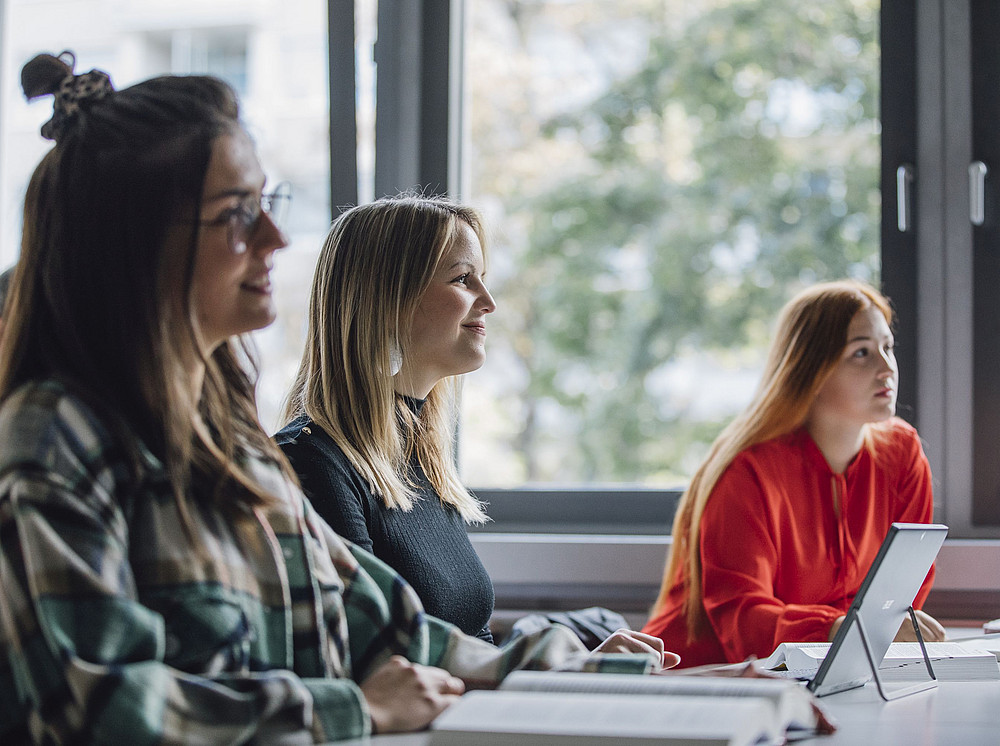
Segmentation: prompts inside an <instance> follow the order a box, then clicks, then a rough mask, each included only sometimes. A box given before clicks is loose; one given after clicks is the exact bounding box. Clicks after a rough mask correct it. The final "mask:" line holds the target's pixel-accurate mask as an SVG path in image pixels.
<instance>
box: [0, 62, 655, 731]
mask: <svg viewBox="0 0 1000 746" xmlns="http://www.w3.org/2000/svg"><path fill="white" fill-rule="evenodd" d="M72 64H73V59H72V56H71V55H70V54H68V53H64V54H63V55H61V56H60V57H53V56H51V55H39V56H38V57H36V58H34V59H33V60H31V61H30V62H28V63H27V64H26V65H25V66H24V68H23V70H22V86H23V88H24V91H25V93H26V95H27V96H28V98H29V99H30V98H35V97H39V96H46V95H52V96H53V97H54V100H55V103H54V114H53V117H52V119H51V120H50V121H49V122H47V123H46V124H45V126H44V127H43V128H42V133H43V135H44V136H45V137H47V138H49V139H52V140H54V141H55V145H54V146H53V148H52V149H51V150H50V151H49V152H48V154H47V155H46V156H45V157H44V158H43V159H42V161H41V163H40V164H39V165H38V167H37V168H36V170H35V172H34V174H33V176H32V178H31V181H30V183H29V186H28V190H27V195H26V198H25V208H24V235H23V240H22V250H21V255H20V257H19V260H18V264H17V274H16V277H15V280H14V287H13V298H12V302H11V303H10V304H8V307H9V313H8V314H7V317H6V319H5V321H6V326H5V329H4V333H3V336H2V340H0V577H2V578H3V582H2V584H0V743H24V742H29V741H30V742H35V743H65V742H73V743H130V742H141V743H153V742H155V743H170V744H182V743H183V744H189V743H213V744H223V743H234V744H235V743H250V742H253V743H303V742H310V741H316V742H324V741H331V740H336V739H342V738H350V737H360V736H364V735H366V734H368V733H371V732H373V731H377V732H390V731H406V730H415V729H419V728H422V727H424V726H426V725H427V723H428V722H429V721H430V720H431V719H432V718H434V717H435V716H436V715H437V714H438V713H439V712H440V711H442V710H443V709H444V708H445V707H446V706H447V705H448V704H449V703H451V702H452V701H453V700H454V699H455V698H456V697H457V696H458V695H459V694H460V693H461V692H462V691H463V688H464V680H472V681H475V682H476V684H477V686H491V685H494V684H496V683H497V682H498V681H499V680H500V679H501V678H502V677H503V676H504V675H505V674H506V672H508V671H509V670H511V669H512V668H514V667H517V666H530V667H542V668H547V667H553V666H559V667H567V668H573V667H576V668H589V669H600V668H607V667H611V668H617V669H619V670H632V671H642V670H647V669H649V668H650V667H652V666H655V665H656V660H655V658H656V656H649V655H640V656H623V655H619V656H600V655H598V656H587V654H586V651H585V650H584V649H583V648H582V646H581V645H580V644H579V643H578V641H577V640H576V638H575V637H574V636H573V635H572V634H570V633H569V632H568V631H566V630H559V629H550V630H546V631H545V632H543V633H541V634H538V635H536V636H534V637H532V638H530V639H527V640H524V641H522V644H521V645H519V646H517V647H516V648H506V649H497V648H495V647H493V646H491V645H488V644H486V643H484V642H482V641H480V640H476V639H474V638H471V637H467V636H465V635H463V634H462V633H461V632H460V631H459V630H457V629H456V628H454V627H452V626H450V625H448V624H445V623H444V622H442V621H440V620H437V619H435V618H433V617H430V616H428V615H425V614H424V612H423V609H422V607H421V605H420V601H419V599H418V597H417V595H416V594H415V593H414V592H413V590H412V589H411V588H410V587H409V586H408V585H407V584H406V583H405V582H403V581H402V580H401V579H400V578H399V577H398V575H396V574H395V573H394V572H393V571H392V570H390V569H389V568H388V567H387V566H385V565H384V564H383V563H381V562H379V561H378V560H376V559H375V558H374V557H372V556H371V555H370V554H368V553H367V552H364V551H363V550H360V549H357V548H354V547H350V546H348V545H346V544H345V543H344V542H343V541H342V540H341V539H340V538H339V537H338V536H337V535H336V534H335V533H334V532H333V531H332V530H331V529H330V528H329V526H328V525H327V524H326V523H325V522H324V521H323V520H322V519H320V518H319V517H318V516H317V515H316V513H315V512H314V510H313V509H312V508H311V506H310V505H309V503H308V502H307V501H306V500H305V499H304V497H303V495H302V492H301V490H300V489H299V487H298V484H297V482H296V480H295V477H294V474H293V473H292V472H291V470H290V468H289V467H288V464H287V461H286V460H285V459H284V457H283V456H282V453H281V451H280V450H279V449H278V448H277V446H275V445H274V444H273V442H272V441H271V440H270V439H269V438H268V437H267V435H266V434H265V433H264V432H263V431H262V430H261V428H260V426H259V424H258V421H257V416H256V406H255V402H254V378H255V375H254V372H253V371H252V370H247V368H246V367H245V366H246V361H247V360H248V359H250V358H249V357H248V356H249V352H250V351H249V350H247V349H246V348H245V347H244V346H243V345H244V337H243V336H242V335H244V334H246V333H247V332H250V331H253V330H255V329H259V328H261V327H264V326H267V325H268V324H270V323H271V321H272V320H273V319H274V315H275V311H274V302H273V299H272V297H271V284H270V280H269V277H270V271H271V268H272V264H273V261H274V255H275V252H276V251H277V250H278V249H280V248H282V247H283V246H284V245H285V243H286V242H285V237H284V235H283V234H282V232H281V230H280V229H279V227H278V226H277V225H276V224H275V222H274V220H273V218H274V217H275V215H276V211H277V209H278V207H279V205H280V204H282V203H283V202H285V201H286V200H285V199H284V198H283V197H282V196H281V195H282V194H283V192H282V191H281V190H279V191H278V192H277V193H276V194H273V195H267V196H265V195H264V174H263V172H262V170H261V166H260V164H259V163H258V160H257V156H256V153H255V151H254V146H253V144H252V143H251V141H250V138H249V137H248V136H247V133H246V131H245V129H244V128H243V126H242V125H241V123H240V120H239V112H238V106H237V102H236V99H235V96H234V94H233V91H232V90H231V89H230V88H229V87H228V86H227V85H226V84H224V83H222V82H221V81H219V80H216V79H214V78H209V77H200V76H191V77H172V76H167V77H160V78H154V79H151V80H147V81H145V82H142V83H138V84H136V85H134V86H131V87H129V88H126V89H123V90H121V91H115V90H114V89H113V87H112V86H111V83H110V80H109V79H108V76H107V75H106V74H104V73H102V72H99V71H90V72H89V73H85V74H82V75H75V74H74V73H73V70H72Z"/></svg>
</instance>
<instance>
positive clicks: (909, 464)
mask: <svg viewBox="0 0 1000 746" xmlns="http://www.w3.org/2000/svg"><path fill="white" fill-rule="evenodd" d="M906 432H907V433H909V437H907V438H906V439H905V447H904V449H903V458H902V459H901V461H900V467H901V468H900V470H899V482H898V485H899V486H898V488H897V492H896V497H897V508H896V514H895V516H894V517H893V520H894V521H900V522H903V523H933V521H934V487H933V480H932V478H931V466H930V463H929V462H928V461H927V456H926V455H925V454H924V449H923V446H921V444H920V438H919V437H918V436H917V432H916V430H914V429H913V428H911V427H910V426H908V425H907V426H906ZM934 574H935V566H933V565H932V566H931V569H930V571H929V572H928V573H927V577H926V578H924V582H923V584H922V585H921V586H920V590H919V591H917V596H916V598H915V599H914V600H913V607H914V608H915V609H920V608H923V605H924V602H925V601H926V600H927V596H928V594H929V593H930V591H931V586H933V585H934Z"/></svg>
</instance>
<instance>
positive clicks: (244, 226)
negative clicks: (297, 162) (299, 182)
mask: <svg viewBox="0 0 1000 746" xmlns="http://www.w3.org/2000/svg"><path fill="white" fill-rule="evenodd" d="M291 200H292V186H291V184H289V183H288V182H287V181H282V182H281V183H280V184H278V185H277V186H276V187H275V188H274V191H273V192H270V193H269V194H262V195H261V196H260V199H257V198H256V197H252V196H247V197H246V198H245V199H243V200H241V201H240V203H239V204H238V205H236V206H235V207H233V208H232V209H229V210H226V211H225V212H223V213H222V214H221V215H219V216H218V217H217V218H213V219H212V220H203V221H201V224H202V225H209V226H223V225H224V226H226V228H227V230H228V238H229V248H230V249H232V251H233V253H235V254H242V253H244V252H245V251H246V250H247V246H248V245H249V244H250V241H251V240H253V237H254V235H256V233H257V231H258V229H259V228H260V222H261V219H262V218H263V216H264V215H267V216H268V218H270V220H271V222H272V223H274V225H275V226H276V227H277V228H278V230H282V228H283V226H284V221H285V216H286V215H287V214H288V205H289V203H290V202H291Z"/></svg>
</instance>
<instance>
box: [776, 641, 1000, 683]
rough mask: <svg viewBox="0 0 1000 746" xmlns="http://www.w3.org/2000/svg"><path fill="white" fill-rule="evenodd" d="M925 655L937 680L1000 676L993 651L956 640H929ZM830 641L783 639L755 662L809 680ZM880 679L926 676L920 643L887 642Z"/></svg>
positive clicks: (978, 678)
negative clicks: (764, 656)
mask: <svg viewBox="0 0 1000 746" xmlns="http://www.w3.org/2000/svg"><path fill="white" fill-rule="evenodd" d="M925 644H926V646H927V656H928V657H929V658H930V660H931V665H932V666H933V667H934V675H935V677H936V678H937V679H938V680H939V681H987V680H996V679H1000V665H998V662H997V656H996V655H994V654H993V653H991V652H989V651H987V650H982V649H974V648H972V647H971V646H970V647H966V646H965V645H964V644H963V643H958V642H928V643H925ZM829 649H830V644H829V643H826V642H783V643H781V644H780V645H778V647H777V648H775V650H774V652H773V653H771V655H770V656H769V657H767V658H765V659H764V660H761V661H759V662H758V665H759V666H760V667H761V668H764V669H767V670H784V671H787V672H788V675H789V676H790V677H794V678H800V679H811V678H812V677H813V676H814V675H815V674H816V671H817V670H818V669H819V665H820V663H822V662H823V659H824V658H825V657H826V654H827V651H828V650H829ZM878 668H879V675H880V676H881V677H882V680H883V681H909V680H914V679H926V678H928V674H927V667H926V666H925V665H924V657H923V655H921V653H920V645H918V644H917V643H915V642H894V643H892V644H891V645H889V651H888V652H887V653H886V654H885V658H884V659H883V660H882V664H881V665H880V666H879V667H878Z"/></svg>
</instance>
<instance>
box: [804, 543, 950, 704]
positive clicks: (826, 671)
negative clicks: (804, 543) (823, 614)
mask: <svg viewBox="0 0 1000 746" xmlns="http://www.w3.org/2000/svg"><path fill="white" fill-rule="evenodd" d="M947 534H948V527H947V526H942V525H940V524H935V523H893V524H892V526H890V528H889V533H888V534H887V535H886V537H885V541H883V542H882V546H881V548H880V549H879V551H878V554H877V555H876V556H875V560H874V561H873V562H872V566H871V567H870V568H869V570H868V574H867V575H866V576H865V579H864V582H863V583H862V584H861V588H859V589H858V594H857V595H856V596H855V597H854V603H852V604H851V608H850V609H849V610H848V612H847V616H846V617H845V618H844V622H843V624H841V625H840V629H839V630H837V634H836V636H835V637H834V638H833V642H832V643H831V644H830V651H829V652H828V653H827V655H826V657H825V658H824V659H823V663H822V664H821V665H820V667H819V670H818V671H817V672H816V675H815V676H814V677H813V679H812V681H810V682H809V684H808V686H809V689H810V690H811V691H812V692H813V693H814V694H816V695H817V696H823V695H826V694H834V693H835V692H842V691H844V690H846V689H854V688H855V687H859V686H864V684H866V683H867V682H868V681H869V680H871V679H872V677H873V676H874V678H875V680H876V683H877V684H878V685H879V693H880V694H881V695H882V696H883V698H885V699H891V698H895V697H889V696H887V695H886V693H885V691H884V690H883V687H882V685H881V681H880V680H879V678H878V673H877V668H878V666H879V664H880V663H882V659H883V658H884V657H885V654H886V652H887V651H888V650H889V644H890V643H891V642H892V641H893V639H894V638H895V637H896V633H897V632H898V631H899V627H900V625H901V624H902V623H903V622H904V621H906V620H907V617H908V616H909V615H910V609H911V604H912V603H913V599H914V598H916V596H917V592H918V591H919V590H920V586H921V585H922V584H923V582H924V578H926V577H927V573H928V572H929V571H930V569H931V565H932V564H934V559H935V558H936V557H937V554H938V550H939V549H941V545H942V544H943V543H944V537H945V536H946V535H947ZM907 623H910V622H907ZM920 642H921V645H923V642H922V640H921V641H920ZM925 660H926V656H925ZM927 666H928V681H927V682H922V683H921V684H918V685H916V686H915V687H907V690H906V691H905V692H904V691H900V692H899V693H898V695H896V696H901V695H902V694H909V693H911V692H912V691H921V690H923V689H927V688H929V687H931V686H934V685H935V683H936V682H935V681H934V674H933V671H932V670H931V669H930V662H929V661H928V662H927Z"/></svg>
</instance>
